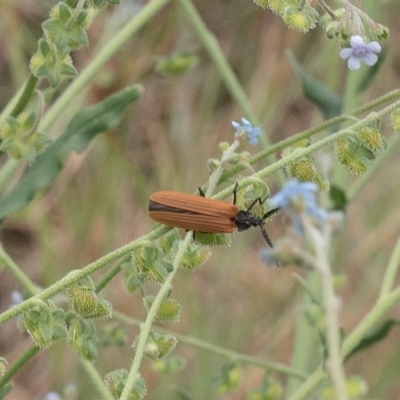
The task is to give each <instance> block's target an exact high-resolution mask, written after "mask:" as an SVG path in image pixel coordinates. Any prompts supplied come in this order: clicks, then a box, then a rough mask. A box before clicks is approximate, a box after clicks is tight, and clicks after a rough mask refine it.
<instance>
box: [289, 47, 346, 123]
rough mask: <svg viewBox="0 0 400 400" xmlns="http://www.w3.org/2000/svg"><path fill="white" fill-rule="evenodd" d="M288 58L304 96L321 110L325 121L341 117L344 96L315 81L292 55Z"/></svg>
mask: <svg viewBox="0 0 400 400" xmlns="http://www.w3.org/2000/svg"><path fill="white" fill-rule="evenodd" d="M287 57H288V58H289V61H290V64H291V65H292V68H293V69H294V71H295V72H296V74H297V76H298V77H299V79H300V83H301V87H302V90H303V94H304V96H305V97H306V98H307V99H308V100H310V101H311V102H312V103H314V104H315V105H316V106H317V107H318V108H319V109H320V110H321V112H322V113H323V115H324V117H325V119H329V118H333V117H336V116H338V115H340V114H341V112H342V105H343V98H342V96H339V95H337V94H336V93H333V92H332V91H331V90H330V89H329V88H328V87H327V86H326V85H325V84H324V83H322V82H321V81H318V80H316V79H314V78H313V77H312V76H311V75H310V74H309V73H308V72H307V71H306V70H305V69H304V68H303V66H302V65H301V64H300V63H299V62H298V61H297V60H296V58H295V57H294V55H293V54H292V53H289V52H288V53H287Z"/></svg>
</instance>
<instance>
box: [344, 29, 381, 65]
mask: <svg viewBox="0 0 400 400" xmlns="http://www.w3.org/2000/svg"><path fill="white" fill-rule="evenodd" d="M350 45H351V47H347V48H345V49H342V50H340V57H341V58H343V59H344V60H345V59H346V58H348V61H347V66H348V67H349V68H350V69H351V70H355V69H359V68H360V64H361V61H364V62H365V64H367V65H368V66H369V67H371V66H372V65H374V64H376V62H377V61H378V56H377V55H376V54H375V53H380V52H381V46H380V44H379V43H378V42H375V41H373V42H369V43H367V44H366V43H364V39H363V38H362V37H361V36H359V35H354V36H352V37H351V38H350Z"/></svg>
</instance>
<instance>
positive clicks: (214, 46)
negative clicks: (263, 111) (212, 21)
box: [179, 0, 270, 147]
mask: <svg viewBox="0 0 400 400" xmlns="http://www.w3.org/2000/svg"><path fill="white" fill-rule="evenodd" d="M179 3H180V4H181V6H182V10H183V11H184V12H185V14H186V16H187V18H188V19H189V21H190V22H191V23H192V24H193V27H194V29H195V30H196V32H197V35H198V37H199V39H200V40H201V42H202V43H203V46H204V48H205V49H206V50H207V52H208V54H209V55H210V57H211V59H212V60H213V61H214V63H215V66H216V67H217V69H218V71H219V73H220V76H221V79H222V80H223V81H224V82H225V85H226V87H227V89H228V90H229V92H230V93H231V95H232V97H233V98H234V100H235V102H236V103H237V104H238V106H239V108H240V110H241V111H242V113H243V115H244V116H245V117H246V118H248V119H249V121H250V122H251V123H252V124H253V125H255V126H260V125H261V122H260V120H259V118H258V117H257V115H256V114H255V113H254V111H253V107H252V105H251V103H250V101H249V99H248V98H247V96H246V93H245V92H244V90H243V88H242V86H241V85H240V83H239V81H238V80H237V78H236V76H235V74H234V73H233V71H232V68H231V66H230V65H229V63H228V61H227V60H226V57H225V56H224V53H223V51H222V49H221V47H220V45H219V43H218V41H217V39H216V38H215V36H214V35H213V34H212V33H211V32H210V31H209V30H208V29H207V26H206V25H205V24H204V22H203V20H202V18H201V17H200V15H199V13H198V12H197V10H196V8H195V7H194V5H193V3H192V2H191V1H190V0H179ZM260 142H261V144H262V146H263V147H268V146H269V145H270V143H269V140H268V138H267V137H266V136H265V135H262V136H261V137H260Z"/></svg>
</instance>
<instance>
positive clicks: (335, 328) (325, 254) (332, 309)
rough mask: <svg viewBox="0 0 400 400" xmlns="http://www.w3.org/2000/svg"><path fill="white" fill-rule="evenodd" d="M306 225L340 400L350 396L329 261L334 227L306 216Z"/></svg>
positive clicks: (337, 394)
mask: <svg viewBox="0 0 400 400" xmlns="http://www.w3.org/2000/svg"><path fill="white" fill-rule="evenodd" d="M303 225H304V226H305V227H306V231H307V232H308V233H309V236H310V238H311V239H312V240H311V241H312V243H313V247H314V253H315V256H316V261H315V268H316V270H317V271H318V272H319V273H320V276H321V287H322V295H323V304H324V312H325V318H326V342H327V345H328V357H329V365H328V368H329V371H330V373H331V377H332V382H333V386H334V388H335V393H336V397H337V398H338V399H340V400H346V399H347V398H348V396H347V391H346V376H345V373H344V370H343V365H342V360H341V358H340V347H341V338H340V323H339V316H338V311H339V307H338V299H337V297H336V294H335V290H334V283H333V276H332V270H331V265H330V263H329V256H330V251H329V250H330V243H331V239H332V238H331V229H330V226H329V225H325V227H324V232H323V233H322V232H320V231H319V230H317V229H316V228H315V227H314V226H313V225H312V223H311V221H310V220H309V219H308V218H306V217H305V216H304V217H303Z"/></svg>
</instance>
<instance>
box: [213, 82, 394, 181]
mask: <svg viewBox="0 0 400 400" xmlns="http://www.w3.org/2000/svg"><path fill="white" fill-rule="evenodd" d="M399 97H400V90H399V89H396V90H393V91H391V92H389V93H387V94H385V95H384V96H381V97H378V98H376V99H374V100H372V101H370V102H369V103H367V104H364V105H363V106H361V107H358V108H357V109H355V110H353V111H352V112H351V113H350V114H348V115H341V116H338V117H335V118H331V119H330V120H328V121H326V122H324V123H322V124H321V125H319V126H316V127H315V128H312V129H307V130H305V131H303V132H299V133H297V134H296V135H293V136H290V137H288V138H286V139H284V140H281V141H280V142H278V143H276V144H273V145H271V146H269V147H268V148H267V149H265V150H262V151H260V152H259V153H257V154H255V155H254V156H252V157H250V158H249V160H248V163H249V164H250V165H254V164H255V163H257V162H259V161H261V160H264V159H265V158H267V157H268V156H270V155H271V154H274V153H276V152H278V151H281V150H283V149H284V148H286V147H288V146H292V145H294V144H296V143H297V142H299V141H301V140H303V139H308V138H310V137H312V136H313V135H315V134H317V133H320V132H323V131H325V130H327V129H329V128H332V127H333V126H335V125H338V124H341V123H343V122H346V121H347V120H349V118H350V117H352V116H358V115H360V114H363V113H365V112H367V111H371V110H372V109H374V108H375V107H377V106H379V105H383V104H385V103H387V102H389V101H393V100H395V99H397V98H399ZM395 137H396V138H399V135H395ZM393 140H396V139H395V138H393ZM399 140H400V139H399ZM396 142H397V140H396ZM391 146H392V141H389V145H388V148H390V149H391ZM385 154H387V151H386V152H382V153H381V154H380V155H379V156H378V158H379V157H382V159H384V158H385ZM244 168H245V167H244V166H243V165H242V164H238V165H237V166H235V167H233V168H230V169H229V171H227V172H225V173H224V174H222V176H221V179H220V182H225V181H227V180H228V179H229V178H231V177H232V176H235V175H237V174H238V173H239V172H241V171H243V170H244ZM360 179H361V178H360Z"/></svg>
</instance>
